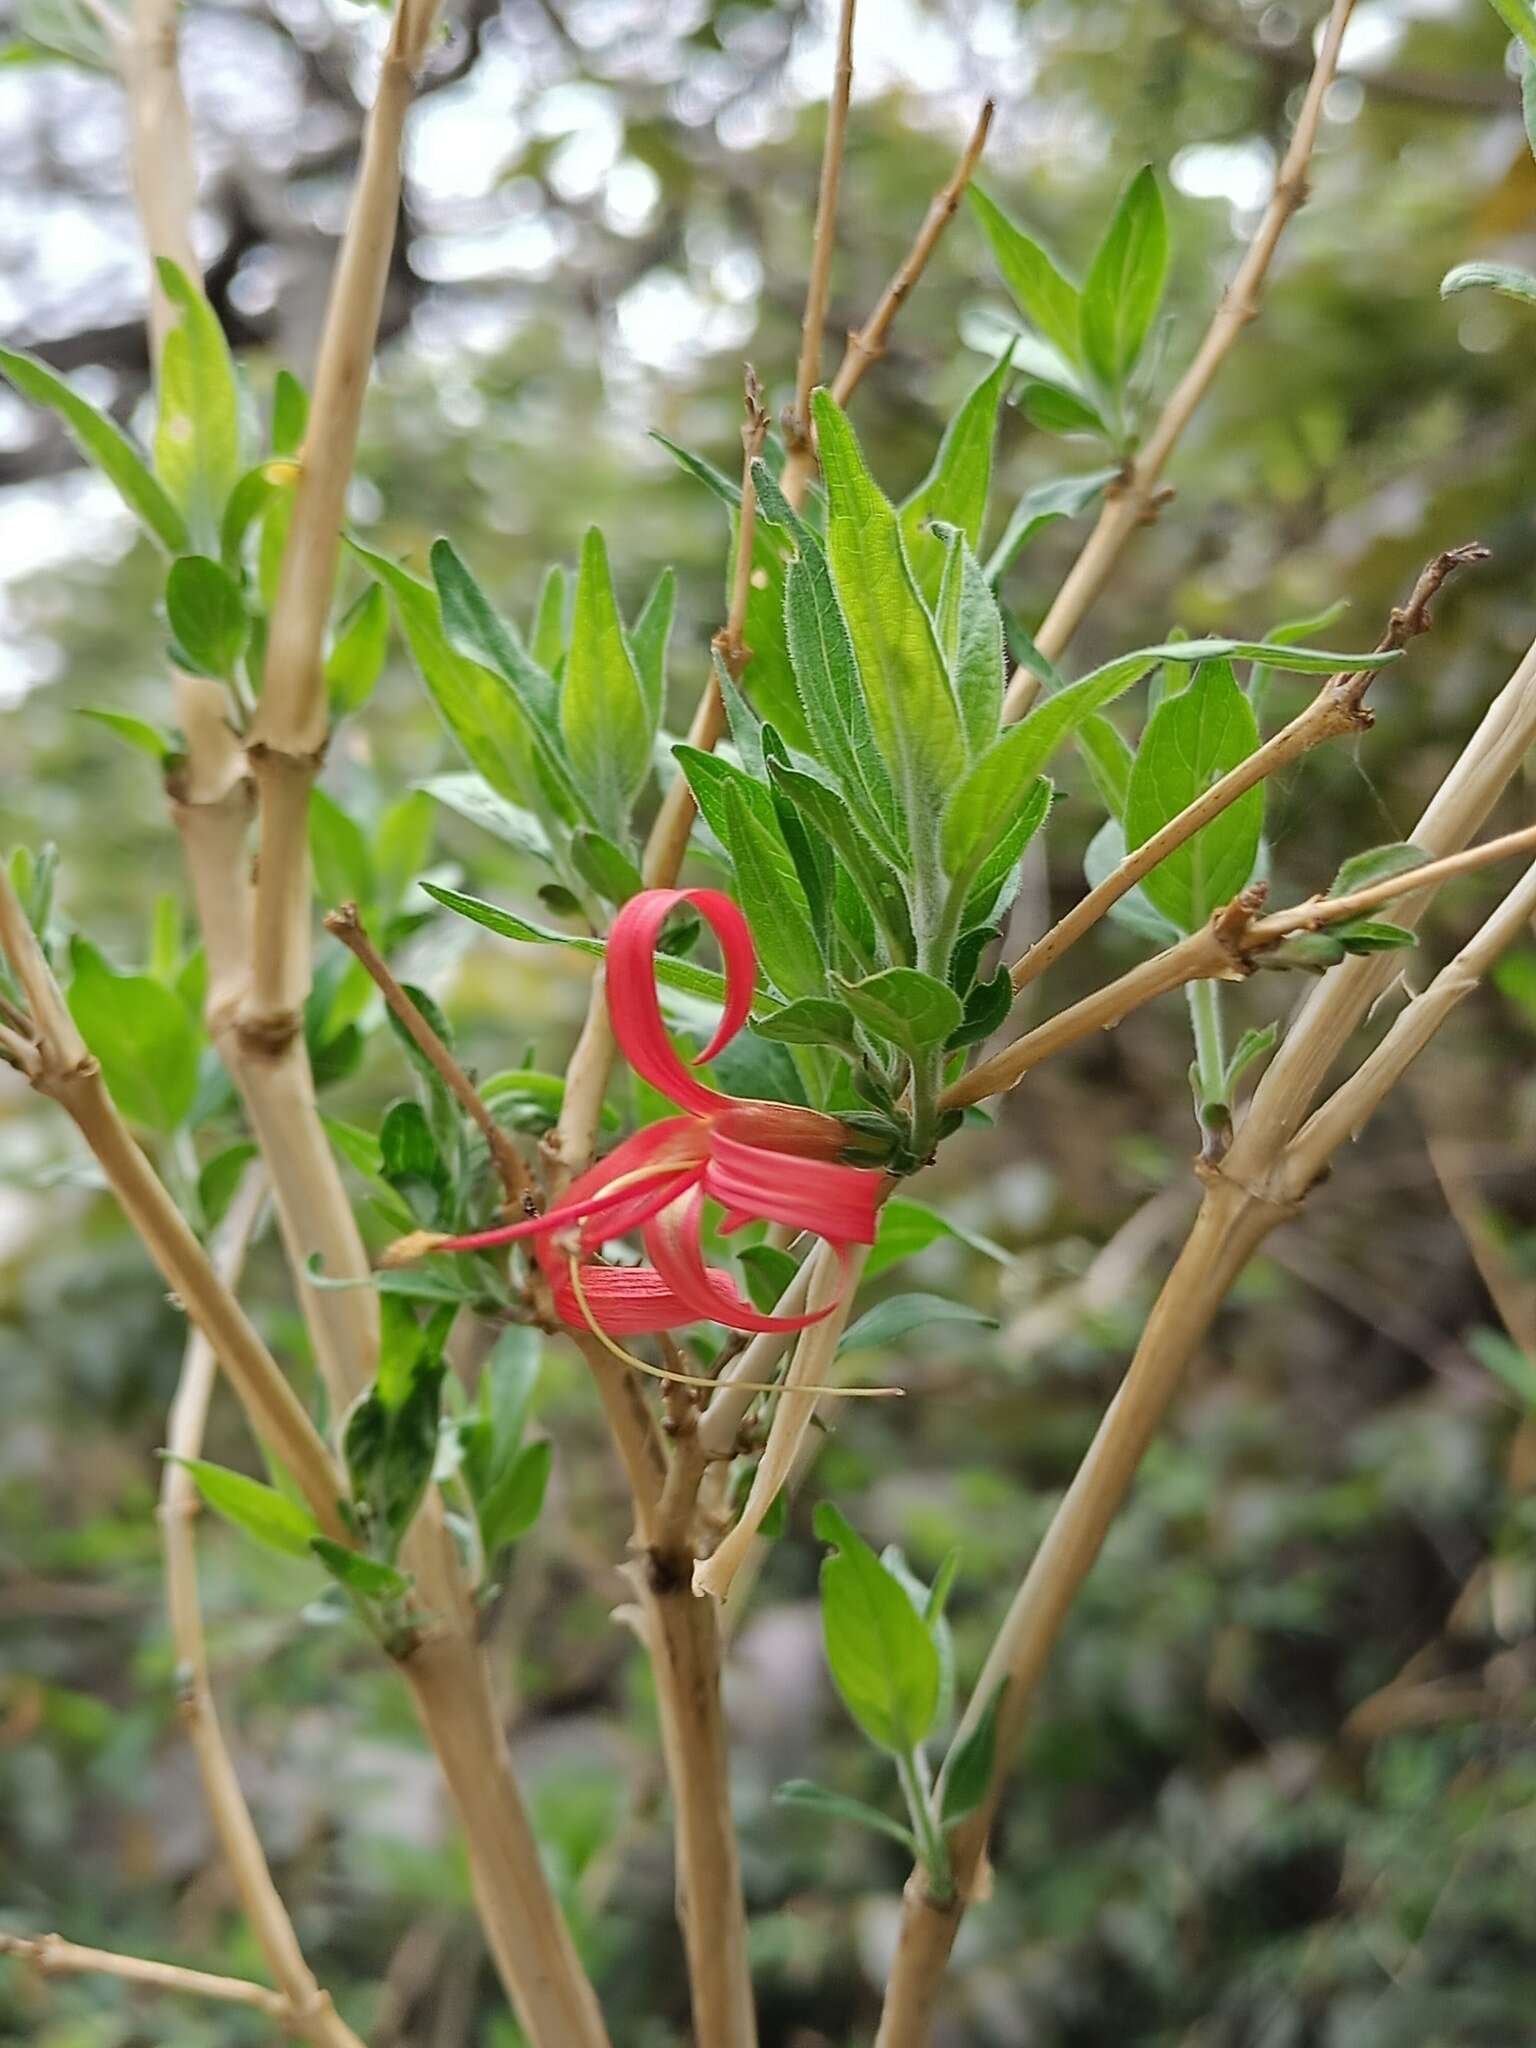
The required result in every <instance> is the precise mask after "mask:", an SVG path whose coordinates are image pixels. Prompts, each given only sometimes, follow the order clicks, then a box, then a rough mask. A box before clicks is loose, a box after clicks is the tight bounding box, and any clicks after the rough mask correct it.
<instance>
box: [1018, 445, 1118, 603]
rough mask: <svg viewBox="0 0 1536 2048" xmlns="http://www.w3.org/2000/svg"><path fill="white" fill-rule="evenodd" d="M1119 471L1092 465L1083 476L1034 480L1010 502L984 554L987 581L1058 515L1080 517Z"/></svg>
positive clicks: (1051, 524) (1060, 517)
mask: <svg viewBox="0 0 1536 2048" xmlns="http://www.w3.org/2000/svg"><path fill="white" fill-rule="evenodd" d="M1119 474H1120V472H1119V470H1118V469H1094V470H1090V471H1089V472H1088V474H1087V475H1086V476H1058V477H1052V478H1051V480H1050V481H1049V483H1043V484H1035V485H1034V486H1033V487H1032V488H1031V489H1029V490H1027V491H1026V492H1025V493H1024V495H1023V497H1022V498H1020V500H1019V502H1018V504H1017V505H1015V506H1014V508H1013V511H1012V513H1011V514H1010V516H1009V520H1008V524H1007V526H1006V527H1005V528H1004V529H1003V537H1002V539H1001V540H1000V541H999V542H998V544H997V546H996V547H995V548H994V549H993V550H992V553H991V554H990V555H989V556H988V558H987V565H986V573H987V581H988V582H989V583H996V582H997V580H998V578H999V577H1000V576H1001V575H1002V574H1003V572H1004V570H1005V569H1007V568H1008V567H1009V565H1010V564H1011V563H1012V562H1013V560H1014V558H1015V557H1016V556H1017V555H1018V554H1019V552H1020V550H1021V549H1023V548H1025V547H1027V546H1028V545H1029V543H1030V542H1031V541H1032V540H1033V539H1034V538H1035V536H1036V534H1039V533H1043V532H1044V531H1045V529H1046V528H1047V527H1048V526H1054V525H1055V523H1056V521H1057V520H1058V519H1077V518H1079V517H1081V515H1082V514H1083V513H1084V512H1086V511H1087V510H1088V507H1089V506H1090V505H1091V504H1093V502H1094V500H1095V499H1096V498H1098V497H1099V496H1101V495H1102V493H1103V492H1104V490H1105V489H1106V487H1107V486H1108V485H1110V484H1112V483H1113V482H1114V481H1115V478H1116V477H1117V476H1118V475H1119Z"/></svg>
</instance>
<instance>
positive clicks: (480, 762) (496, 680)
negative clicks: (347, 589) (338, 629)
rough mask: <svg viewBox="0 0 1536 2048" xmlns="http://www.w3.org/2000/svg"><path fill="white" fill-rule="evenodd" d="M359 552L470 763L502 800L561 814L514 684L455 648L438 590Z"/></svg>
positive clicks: (381, 557) (382, 557)
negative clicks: (387, 597) (391, 602)
mask: <svg viewBox="0 0 1536 2048" xmlns="http://www.w3.org/2000/svg"><path fill="white" fill-rule="evenodd" d="M352 551H353V553H354V554H355V555H356V556H357V559H358V560H359V561H360V562H362V563H363V565H364V566H365V567H366V568H367V569H368V570H369V571H370V572H371V573H372V574H373V575H374V576H376V577H377V578H378V580H379V581H380V582H381V583H382V584H383V585H384V587H385V589H386V590H388V592H389V594H390V596H391V597H392V598H393V599H394V603H395V609H396V612H397V614H398V616H399V619H400V624H401V627H402V628H403V630H404V633H405V638H406V643H407V645H408V646H409V647H410V650H411V654H412V657H413V659H414V660H415V663H416V667H417V669H418V671H419V672H420V675H421V678H422V681H423V682H424V683H425V684H426V686H427V691H428V694H429V695H430V696H431V698H432V701H433V703H434V704H435V705H436V707H437V711H438V714H439V716H440V717H441V718H442V721H443V724H444V725H445V726H446V727H447V728H448V731H449V732H450V733H451V734H452V736H453V738H454V740H455V741H456V742H457V744H458V746H459V748H460V751H461V752H462V753H463V755H464V758H465V759H466V760H467V761H468V763H469V765H470V766H471V767H472V768H476V769H478V770H479V772H480V774H481V775H482V776H484V778H485V780H486V781H487V782H488V783H489V784H490V786H491V788H492V789H493V790H494V791H495V793H496V795H497V796H499V797H503V798H506V799H508V800H509V801H510V802H512V803H515V804H518V805H519V806H521V807H522V808H523V809H524V810H527V811H532V812H533V813H534V814H535V816H539V815H542V814H543V813H544V812H545V811H546V810H551V809H556V808H558V805H557V804H556V801H555V799H554V797H553V796H552V792H551V780H550V777H549V776H548V775H546V774H544V773H542V772H541V762H542V761H543V760H544V759H545V758H546V755H545V751H544V750H543V749H541V744H540V740H539V736H538V735H537V733H536V731H535V728H534V727H533V725H532V723H531V722H530V720H529V717H528V714H527V712H526V711H525V710H524V708H523V706H522V704H521V703H520V702H519V700H518V698H517V695H516V693H515V692H514V691H513V690H512V688H511V686H510V685H509V684H508V683H507V681H506V678H505V677H504V676H500V675H498V674H496V672H495V671H494V670H492V669H489V668H486V667H485V666H484V665H483V664H482V663H480V662H477V661H471V660H470V659H469V657H468V656H467V655H464V654H461V653H460V652H459V650H458V649H457V648H456V647H455V646H454V645H453V643H452V642H451V641H450V639H449V638H448V635H447V633H446V631H445V630H444V627H443V623H442V618H441V614H440V610H439V605H438V598H437V593H436V591H435V590H434V589H433V588H432V586H431V585H430V584H426V583H422V582H421V581H420V580H419V579H418V578H417V577H415V576H412V575H411V574H410V573H409V571H408V570H405V569H402V568H401V567H400V566H399V565H398V564H397V563H395V562H391V561H390V560H389V559H388V557H387V556H385V555H378V554H374V553H373V552H372V551H371V550H370V549H367V548H363V547H360V546H358V545H357V543H356V542H353V543H352ZM568 808H569V806H567V809H568ZM563 814H564V813H562V815H563Z"/></svg>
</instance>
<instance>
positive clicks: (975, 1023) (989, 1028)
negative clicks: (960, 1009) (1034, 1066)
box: [944, 967, 1013, 1052]
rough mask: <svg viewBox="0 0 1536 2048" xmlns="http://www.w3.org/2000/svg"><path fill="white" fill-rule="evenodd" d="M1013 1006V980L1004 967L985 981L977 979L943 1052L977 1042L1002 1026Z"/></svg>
mask: <svg viewBox="0 0 1536 2048" xmlns="http://www.w3.org/2000/svg"><path fill="white" fill-rule="evenodd" d="M1012 1008H1013V982H1012V980H1011V979H1010V978H1009V974H1008V970H1007V968H1006V967H999V968H998V970H997V972H996V973H995V974H993V975H992V976H991V978H990V979H989V980H987V981H978V982H977V983H975V985H974V986H973V987H972V988H971V989H970V990H969V991H968V992H967V994H966V998H965V1014H964V1015H963V1016H962V1017H961V1019H960V1023H959V1025H958V1027H957V1028H956V1029H955V1030H953V1031H951V1033H950V1034H949V1036H948V1038H946V1039H945V1041H944V1049H945V1051H946V1052H959V1051H960V1050H962V1048H964V1047H965V1046H968V1045H980V1043H981V1041H982V1040H983V1039H984V1038H990V1037H991V1036H992V1034H993V1032H994V1031H996V1030H998V1029H1000V1028H1001V1026H1002V1024H1003V1021H1004V1019H1005V1018H1006V1017H1007V1015H1008V1012H1009V1011H1010V1010H1011V1009H1012Z"/></svg>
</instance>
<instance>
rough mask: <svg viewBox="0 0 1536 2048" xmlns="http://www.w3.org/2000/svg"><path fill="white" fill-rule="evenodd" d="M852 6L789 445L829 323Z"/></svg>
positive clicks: (842, 21)
mask: <svg viewBox="0 0 1536 2048" xmlns="http://www.w3.org/2000/svg"><path fill="white" fill-rule="evenodd" d="M855 6H856V0H842V9H841V12H840V15H839V18H838V24H837V67H836V70H835V71H834V73H833V76H832V93H831V97H830V99H829V100H828V102H827V135H826V141H825V142H824V143H823V145H822V152H821V183H820V186H819V188H818V191H817V195H816V226H815V229H814V230H813V232H812V236H811V271H810V277H809V279H808V281H807V283H806V289H805V318H804V320H803V321H802V322H801V327H800V366H799V369H798V371H797V373H796V377H795V403H794V410H793V412H792V413H791V415H790V417H789V419H788V421H786V423H785V430H786V437H787V440H788V445H789V446H790V448H791V449H794V448H798V447H800V446H801V445H802V444H803V442H804V441H805V438H806V436H807V435H808V434H809V433H810V430H811V393H812V392H813V391H814V390H815V388H816V386H817V384H819V383H820V381H821V337H822V330H823V328H824V327H825V326H826V321H827V292H828V289H829V287H830V285H831V282H832V258H833V254H834V252H835V250H836V247H837V193H838V187H839V185H840V184H841V183H842V176H843V147H844V143H845V140H846V137H847V133H848V99H849V95H850V94H851V93H852V91H853V17H854V12H855Z"/></svg>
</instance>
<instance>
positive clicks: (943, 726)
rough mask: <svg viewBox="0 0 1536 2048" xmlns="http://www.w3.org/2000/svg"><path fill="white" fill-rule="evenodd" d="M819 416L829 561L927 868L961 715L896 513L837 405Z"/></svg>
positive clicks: (876, 725) (872, 711)
mask: <svg viewBox="0 0 1536 2048" xmlns="http://www.w3.org/2000/svg"><path fill="white" fill-rule="evenodd" d="M814 408H815V415H816V431H817V446H818V449H819V451H820V455H821V464H822V473H823V475H824V476H825V478H826V484H827V500H828V517H827V554H828V559H829V560H830V562H831V565H832V574H833V578H834V581H835V583H836V586H837V595H838V598H839V600H840V602H841V605H842V609H843V614H844V616H845V618H846V619H847V621H848V629H849V635H850V637H851V639H852V641H853V649H854V655H855V658H856V660H857V662H858V666H859V676H860V679H861V681H862V683H863V687H864V698H865V701H866V703H867V704H868V706H869V715H870V723H871V725H872V726H873V729H874V734H875V739H876V743H877V744H878V746H879V748H880V751H881V753H882V754H883V755H884V757H885V760H886V764H887V766H888V767H889V769H890V771H891V774H892V777H893V779H894V780H895V782H896V785H897V787H898V789H899V791H900V793H901V796H902V799H903V803H904V806H905V809H906V813H907V824H908V829H909V832H910V833H911V835H912V842H913V846H914V849H915V851H916V852H917V857H918V860H919V866H921V863H922V860H923V859H924V858H925V857H926V847H927V845H928V844H929V843H930V842H931V839H932V838H933V837H935V836H936V828H937V824H938V817H939V813H940V811H941V809H942V807H943V803H944V799H945V797H946V795H947V794H948V792H949V790H950V789H951V788H952V787H953V785H954V782H955V780H956V778H957V777H958V776H959V775H961V774H962V773H963V772H964V769H965V765H966V743H965V735H964V730H963V728H962V726H961V722H960V707H959V704H958V703H957V701H956V698H955V693H954V689H953V687H952V685H951V683H950V680H949V675H948V672H947V670H946V668H945V665H944V659H943V656H942V654H941V653H940V650H939V644H938V639H937V637H936V635H935V633H934V630H933V621H932V619H931V618H930V617H929V615H928V611H927V608H926V607H925V605H924V604H923V601H922V598H921V597H920V596H919V594H918V590H917V586H916V584H915V583H914V581H913V579H912V572H911V569H910V568H909V567H908V564H907V559H906V554H905V551H904V550H903V548H902V544H901V531H900V526H899V523H898V521H897V518H896V514H895V513H894V512H893V511H892V509H891V507H890V505H889V504H888V503H887V501H886V499H885V498H884V496H883V495H882V494H881V492H880V491H879V490H878V489H877V488H876V486H875V484H874V482H873V480H872V479H871V477H870V475H869V472H868V470H867V469H866V468H865V466H864V460H863V457H862V455H861V454H860V452H859V446H858V443H857V441H856V440H855V438H854V434H853V429H852V428H851V427H850V426H849V424H848V421H847V419H846V417H845V416H844V414H843V413H842V411H841V410H840V409H839V407H838V406H837V405H836V403H835V402H834V401H833V399H832V398H831V397H830V396H829V395H828V394H827V393H826V392H818V393H817V394H816V397H815V400H814Z"/></svg>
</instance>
